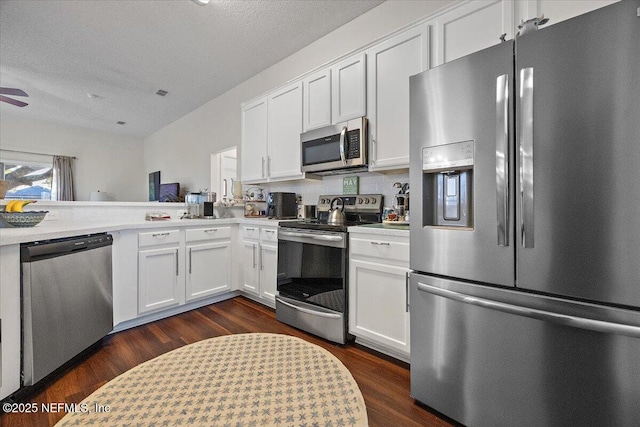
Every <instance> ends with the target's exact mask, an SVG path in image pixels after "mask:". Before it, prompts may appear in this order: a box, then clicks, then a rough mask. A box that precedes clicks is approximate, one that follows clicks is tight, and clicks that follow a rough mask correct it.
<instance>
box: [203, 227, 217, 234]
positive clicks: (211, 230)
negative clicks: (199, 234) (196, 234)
mask: <svg viewBox="0 0 640 427" xmlns="http://www.w3.org/2000/svg"><path fill="white" fill-rule="evenodd" d="M216 231H218V229H217V228H210V229H208V230H204V232H205V233H214V232H216Z"/></svg>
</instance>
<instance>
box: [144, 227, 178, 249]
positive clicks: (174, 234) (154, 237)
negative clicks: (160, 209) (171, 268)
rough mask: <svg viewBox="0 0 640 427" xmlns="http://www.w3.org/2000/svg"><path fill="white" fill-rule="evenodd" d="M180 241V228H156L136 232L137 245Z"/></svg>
mask: <svg viewBox="0 0 640 427" xmlns="http://www.w3.org/2000/svg"><path fill="white" fill-rule="evenodd" d="M167 243H180V230H156V231H150V232H148V233H139V234H138V246H139V247H144V246H154V245H166V244H167Z"/></svg>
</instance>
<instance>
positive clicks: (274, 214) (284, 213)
mask: <svg viewBox="0 0 640 427" xmlns="http://www.w3.org/2000/svg"><path fill="white" fill-rule="evenodd" d="M267 216H268V217H269V218H275V219H294V218H297V217H298V205H297V203H296V193H269V194H268V195H267Z"/></svg>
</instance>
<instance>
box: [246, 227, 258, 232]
mask: <svg viewBox="0 0 640 427" xmlns="http://www.w3.org/2000/svg"><path fill="white" fill-rule="evenodd" d="M245 230H247V231H256V229H255V228H249V227H247V228H245Z"/></svg>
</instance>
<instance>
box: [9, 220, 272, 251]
mask: <svg viewBox="0 0 640 427" xmlns="http://www.w3.org/2000/svg"><path fill="white" fill-rule="evenodd" d="M278 222H279V220H275V219H267V218H221V219H170V220H165V221H145V220H140V221H117V220H96V221H42V222H41V223H40V224H38V225H36V226H35V227H27V228H0V246H4V245H14V244H19V243H25V242H34V241H39V240H49V239H57V238H61V237H71V236H79V235H85V234H93V233H104V232H114V231H120V230H134V229H150V228H167V227H193V226H212V225H213V226H218V225H225V224H254V225H264V226H268V225H271V226H277V225H278Z"/></svg>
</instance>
